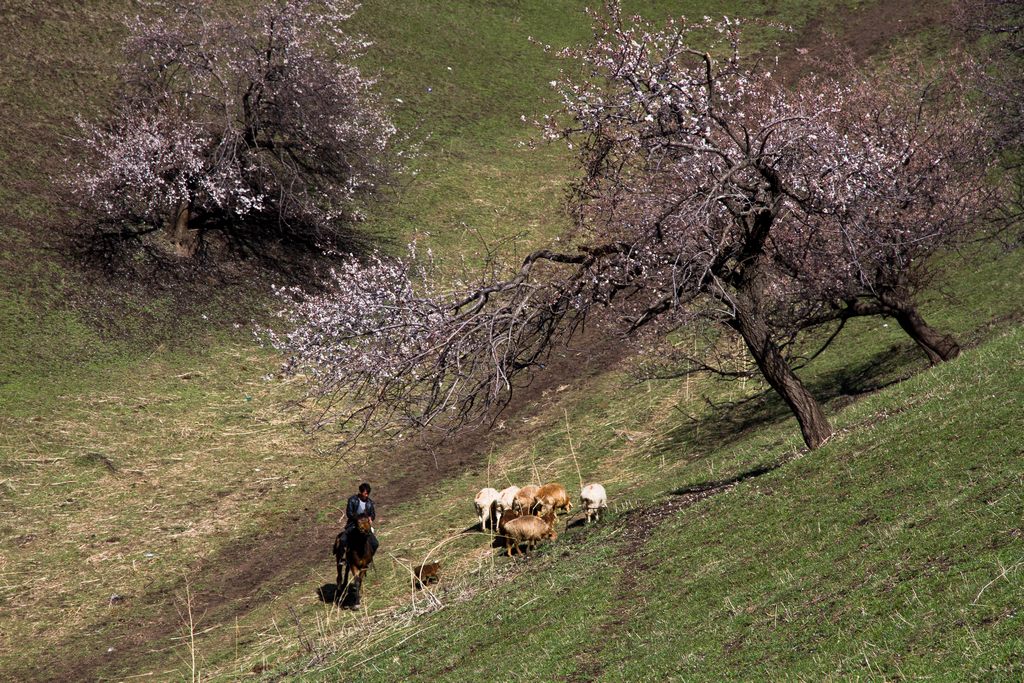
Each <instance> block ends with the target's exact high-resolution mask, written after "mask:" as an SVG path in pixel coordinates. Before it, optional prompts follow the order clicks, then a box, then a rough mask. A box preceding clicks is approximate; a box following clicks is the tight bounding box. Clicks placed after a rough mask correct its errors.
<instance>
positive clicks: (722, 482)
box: [669, 462, 782, 496]
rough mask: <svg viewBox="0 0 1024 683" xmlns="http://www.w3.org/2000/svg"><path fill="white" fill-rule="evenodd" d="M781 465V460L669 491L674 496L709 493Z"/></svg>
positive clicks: (765, 472) (760, 474) (770, 470)
mask: <svg viewBox="0 0 1024 683" xmlns="http://www.w3.org/2000/svg"><path fill="white" fill-rule="evenodd" d="M781 465H782V463H781V462H776V463H773V464H770V465H758V466H757V467H755V468H753V469H750V470H747V471H746V472H741V473H740V474H737V475H735V476H732V477H728V478H727V479H718V480H714V481H710V480H709V481H702V482H700V483H699V484H690V485H689V486H683V487H682V488H678V489H675V490H674V491H669V493H671V494H672V495H673V496H690V495H694V494H701V493H707V492H708V491H714V490H715V489H722V488H725V487H728V486H733V485H735V484H739V483H740V482H743V481H746V480H747V479H754V478H755V477H760V476H763V475H765V474H768V473H769V472H772V471H774V470H776V469H778V468H779V467H780V466H781Z"/></svg>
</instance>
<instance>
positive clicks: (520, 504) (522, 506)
mask: <svg viewBox="0 0 1024 683" xmlns="http://www.w3.org/2000/svg"><path fill="white" fill-rule="evenodd" d="M539 490H540V487H539V486H536V485H535V484H530V485H529V486H524V487H523V488H521V489H519V493H517V494H516V499H515V501H513V503H512V509H513V510H515V511H517V512H524V513H528V512H530V510H532V509H533V506H534V504H535V503H536V502H537V491H539Z"/></svg>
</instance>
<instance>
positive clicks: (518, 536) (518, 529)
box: [502, 515, 558, 557]
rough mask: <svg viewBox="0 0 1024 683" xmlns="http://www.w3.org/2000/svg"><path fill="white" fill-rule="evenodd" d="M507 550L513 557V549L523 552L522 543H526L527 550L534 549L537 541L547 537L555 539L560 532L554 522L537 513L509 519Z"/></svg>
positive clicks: (506, 539) (505, 534)
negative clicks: (538, 515) (545, 519)
mask: <svg viewBox="0 0 1024 683" xmlns="http://www.w3.org/2000/svg"><path fill="white" fill-rule="evenodd" d="M502 535H503V536H504V537H505V552H506V553H507V554H508V556H509V557H512V549H513V548H515V549H516V552H518V553H519V554H520V555H521V554H523V552H522V549H521V548H520V547H519V546H520V544H522V543H526V551H527V553H529V551H531V550H533V549H534V548H536V547H537V543H539V542H540V541H543V540H545V539H550V540H552V541H553V540H555V539H556V538H558V533H557V532H556V531H555V527H554V525H553V524H549V523H548V522H546V521H544V520H543V519H541V518H540V517H537V516H536V515H523V516H522V517H517V518H516V519H512V520H509V521H508V522H507V523H506V524H505V531H504V533H503V534H502Z"/></svg>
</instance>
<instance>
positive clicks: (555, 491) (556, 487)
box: [533, 484, 572, 516]
mask: <svg viewBox="0 0 1024 683" xmlns="http://www.w3.org/2000/svg"><path fill="white" fill-rule="evenodd" d="M555 510H565V511H566V512H569V511H571V510H572V501H571V500H570V499H569V492H568V491H566V490H565V487H564V486H562V485H561V484H544V486H541V487H540V490H538V491H537V502H536V503H534V506H533V511H535V512H536V513H538V514H540V515H541V516H543V515H544V513H545V512H554V511H555Z"/></svg>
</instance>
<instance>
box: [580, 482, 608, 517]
mask: <svg viewBox="0 0 1024 683" xmlns="http://www.w3.org/2000/svg"><path fill="white" fill-rule="evenodd" d="M580 503H581V505H582V507H583V511H584V512H585V513H586V514H587V524H590V517H591V515H593V516H594V517H595V521H598V522H600V521H601V509H602V508H606V507H608V494H607V493H606V492H605V490H604V487H603V486H601V485H600V484H587V485H586V486H584V487H583V490H582V491H580Z"/></svg>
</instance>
